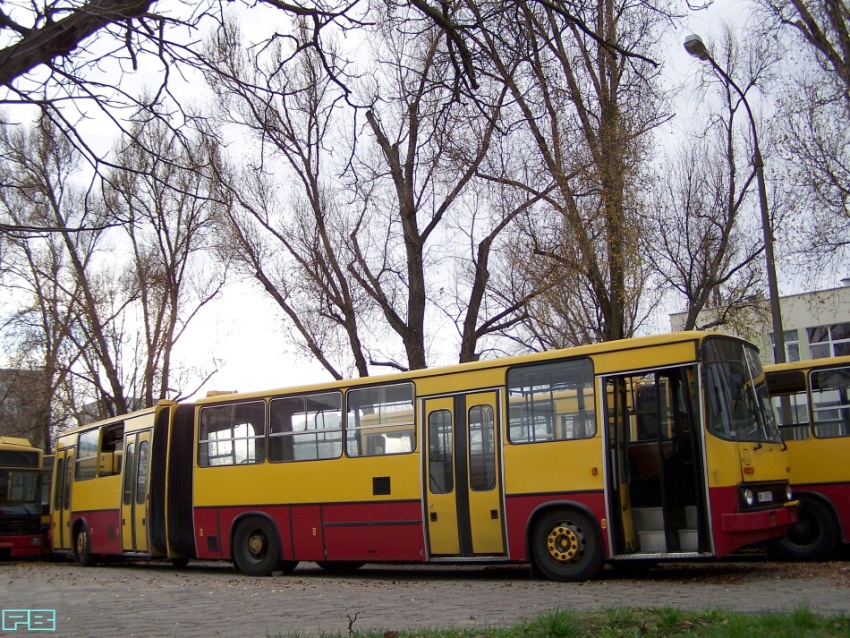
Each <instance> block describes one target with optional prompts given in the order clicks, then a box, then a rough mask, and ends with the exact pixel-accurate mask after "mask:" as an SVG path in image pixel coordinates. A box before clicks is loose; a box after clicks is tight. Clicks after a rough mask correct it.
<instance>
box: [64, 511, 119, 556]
mask: <svg viewBox="0 0 850 638" xmlns="http://www.w3.org/2000/svg"><path fill="white" fill-rule="evenodd" d="M80 519H83V520H84V521H85V523H86V527H88V530H89V543H90V546H91V553H92V554H111V555H116V554H121V553H122V551H123V550H122V549H121V513H120V512H119V511H118V510H104V511H95V512H74V517H73V520H74V523H72V524H71V528H72V529H74V528H75V527H76V521H79V520H80ZM72 542H73V540H72Z"/></svg>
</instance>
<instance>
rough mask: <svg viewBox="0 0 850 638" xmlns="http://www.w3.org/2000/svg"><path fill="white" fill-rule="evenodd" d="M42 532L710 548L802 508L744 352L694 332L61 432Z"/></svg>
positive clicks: (283, 563)
mask: <svg viewBox="0 0 850 638" xmlns="http://www.w3.org/2000/svg"><path fill="white" fill-rule="evenodd" d="M54 467H55V470H54V480H53V498H52V508H53V509H52V526H53V538H54V547H55V548H56V549H57V550H58V551H60V552H61V551H64V552H68V553H73V555H74V556H75V558H76V560H77V561H78V562H80V563H81V564H83V565H90V564H93V563H95V562H97V561H98V560H99V559H100V558H101V557H106V556H125V557H145V558H156V557H162V558H167V559H171V560H172V561H174V562H176V563H185V562H186V561H188V560H190V559H203V560H227V561H232V562H233V563H234V565H235V566H236V567H237V568H238V569H239V570H240V571H242V572H243V573H245V574H250V575H257V576H261V575H267V574H270V573H271V572H273V571H282V572H288V571H291V570H292V569H294V567H295V566H296V564H297V563H298V562H299V561H315V562H317V563H319V565H321V566H322V567H324V568H326V569H328V570H350V569H356V568H357V567H359V566H361V565H362V564H364V563H367V562H369V563H373V562H396V563H397V562H407V563H425V562H428V563H440V562H444V563H459V562H481V563H496V562H509V561H510V562H528V563H531V565H532V567H533V570H534V572H535V573H536V574H539V575H542V576H545V577H548V578H551V579H554V580H562V581H574V580H584V579H587V578H591V577H593V576H594V575H595V574H596V573H597V571H598V570H599V569H600V567H601V566H602V565H603V564H604V563H605V562H612V563H625V562H627V561H628V562H629V563H631V562H632V561H641V560H643V561H649V562H658V561H664V560H677V561H681V560H689V559H705V558H719V557H722V556H726V555H727V554H730V553H731V552H734V551H735V550H737V549H739V548H742V547H744V546H747V545H751V544H756V543H762V542H764V541H766V540H769V539H771V538H776V537H779V536H782V535H784V534H785V532H786V531H787V529H788V528H789V526H790V525H791V524H792V523H794V522H795V521H796V502H795V501H792V500H791V494H790V490H789V482H788V463H787V460H786V455H785V450H784V445H783V444H782V441H781V439H780V437H779V432H778V430H777V427H776V423H775V420H774V418H773V413H772V410H771V408H770V401H769V398H768V396H767V393H766V388H765V385H764V373H763V370H762V368H761V364H760V362H759V358H758V353H757V350H756V349H755V348H754V347H753V346H751V345H750V344H748V343H746V342H744V341H741V340H739V339H735V338H731V337H725V336H721V335H716V334H708V333H699V332H688V333H677V334H672V335H664V336H656V337H646V338H638V339H631V340H624V341H618V342H610V343H604V344H598V345H593V346H586V347H580V348H574V349H569V350H560V351H553V352H546V353H539V354H531V355H526V356H517V357H511V358H505V359H499V360H492V361H480V362H476V363H469V364H461V365H455V366H451V367H445V368H433V369H428V370H418V371H414V372H408V373H401V374H394V375H388V376H383V377H372V378H360V379H351V380H347V381H339V382H332V383H323V384H316V385H312V386H305V387H300V388H291V389H283V390H275V391H265V392H252V393H244V394H236V393H233V394H216V396H210V397H206V398H203V399H200V400H198V401H197V402H196V403H194V404H181V405H177V404H174V403H169V402H161V403H160V404H159V405H157V406H156V407H154V408H151V409H149V410H144V411H141V412H138V413H135V414H131V415H126V416H123V417H120V418H116V419H111V420H109V421H104V422H102V423H98V424H93V425H91V426H85V427H82V428H79V429H77V430H73V431H70V432H67V433H65V434H63V435H62V437H61V438H60V439H59V442H58V446H57V451H56V463H55V466H54Z"/></svg>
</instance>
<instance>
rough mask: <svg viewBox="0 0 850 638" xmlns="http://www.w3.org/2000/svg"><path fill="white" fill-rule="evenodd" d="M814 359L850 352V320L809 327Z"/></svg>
mask: <svg viewBox="0 0 850 638" xmlns="http://www.w3.org/2000/svg"><path fill="white" fill-rule="evenodd" d="M806 331H807V332H808V336H809V356H810V357H811V358H812V359H825V358H827V357H840V356H842V355H848V354H850V322H845V323H835V324H832V325H830V326H817V327H815V328H807V329H806Z"/></svg>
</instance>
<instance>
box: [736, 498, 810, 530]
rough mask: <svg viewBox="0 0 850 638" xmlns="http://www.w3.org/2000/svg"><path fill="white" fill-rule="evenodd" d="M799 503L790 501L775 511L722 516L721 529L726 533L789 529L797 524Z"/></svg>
mask: <svg viewBox="0 0 850 638" xmlns="http://www.w3.org/2000/svg"><path fill="white" fill-rule="evenodd" d="M798 503H799V501H790V502H788V503H785V504H784V505H783V506H782V507H777V508H775V509H768V510H757V511H755V512H736V513H734V514H722V515H721V519H720V527H721V529H722V530H723V531H724V532H730V533H734V532H757V531H759V530H769V529H777V528H783V527H786V528H787V527H790V526H791V525H793V524H794V523H796V522H797V505H798Z"/></svg>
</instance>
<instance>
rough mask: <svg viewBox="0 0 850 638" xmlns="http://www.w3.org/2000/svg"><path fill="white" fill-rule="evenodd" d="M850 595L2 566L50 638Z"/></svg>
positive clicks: (491, 578) (767, 571) (237, 633)
mask: <svg viewBox="0 0 850 638" xmlns="http://www.w3.org/2000/svg"><path fill="white" fill-rule="evenodd" d="M848 593H850V564H848V563H845V562H841V561H837V562H834V563H825V564H819V565H814V566H813V565H787V564H777V563H769V562H762V561H747V562H721V563H701V564H671V565H662V566H659V567H657V568H655V569H652V570H650V571H647V572H646V573H643V574H640V575H638V576H633V577H630V578H626V577H623V575H622V574H620V573H619V572H617V571H615V570H612V569H606V570H605V571H604V572H603V573H602V575H601V577H600V578H599V579H597V580H594V581H591V582H587V583H552V582H547V581H539V580H532V579H531V578H530V577H529V570H528V569H527V568H523V567H504V566H502V567H496V568H494V567H490V568H486V567H480V566H466V565H465V566H458V567H450V566H449V567H447V566H440V567H434V566H425V565H419V566H403V567H400V566H391V567H384V566H380V565H367V566H365V567H364V568H363V569H361V570H359V571H358V572H356V573H355V574H353V575H349V576H345V577H343V576H330V575H328V574H327V573H326V572H323V571H322V570H321V569H319V568H318V567H317V566H316V565H313V564H309V563H308V564H304V565H301V566H299V568H298V569H297V570H296V571H295V572H294V573H293V574H291V575H289V576H278V577H271V578H249V577H245V576H242V575H240V574H237V573H235V572H234V571H233V569H232V568H231V567H230V566H229V565H227V564H223V563H201V562H198V563H192V564H191V565H190V566H189V567H188V568H186V569H180V570H178V569H174V568H173V567H171V566H170V565H168V564H166V563H142V564H117V565H109V566H103V567H94V568H81V567H78V566H76V565H73V564H70V563H36V562H31V563H25V562H16V563H6V564H4V565H3V566H2V567H0V604H2V607H3V609H34V608H38V609H55V610H56V612H57V623H56V624H57V627H56V631H55V632H52V633H50V634H49V635H50V636H55V637H57V638H60V637H65V636H67V637H68V638H72V637H73V638H77V637H91V638H99V637H101V636H103V637H110V638H111V637H113V636H119V637H120V638H132V637H134V636H143V637H145V638H154V637H158V636H163V637H169V636H179V637H180V638H194V637H195V636H198V637H200V636H203V637H204V638H209V637H215V636H219V637H221V638H230V637H233V638H237V637H238V638H245V637H254V636H256V637H260V638H262V637H266V636H271V637H277V636H278V635H287V634H293V633H298V634H300V635H302V636H320V635H322V634H329V633H333V634H339V635H342V636H346V635H348V632H349V624H350V627H351V629H352V631H355V632H365V631H369V630H398V631H401V630H422V629H429V628H440V627H442V628H446V627H457V628H463V629H470V628H473V629H474V628H481V629H486V628H487V627H494V626H503V625H508V624H514V623H516V622H518V621H521V620H525V619H531V618H533V617H535V616H537V615H539V614H541V613H544V612H548V611H552V610H555V609H578V610H599V609H605V608H610V607H622V606H631V607H659V606H674V607H681V608H685V609H704V608H720V609H725V610H730V611H741V612H747V613H759V612H764V611H793V610H795V609H798V608H800V607H801V606H803V605H805V606H807V607H808V608H809V609H811V610H812V611H815V612H819V613H824V614H850V596H848ZM355 614H356V619H355ZM26 634H27V632H21V631H14V632H12V631H7V632H3V631H0V636H15V637H17V638H20V636H22V635H26ZM41 635H48V634H46V633H45V634H41Z"/></svg>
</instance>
